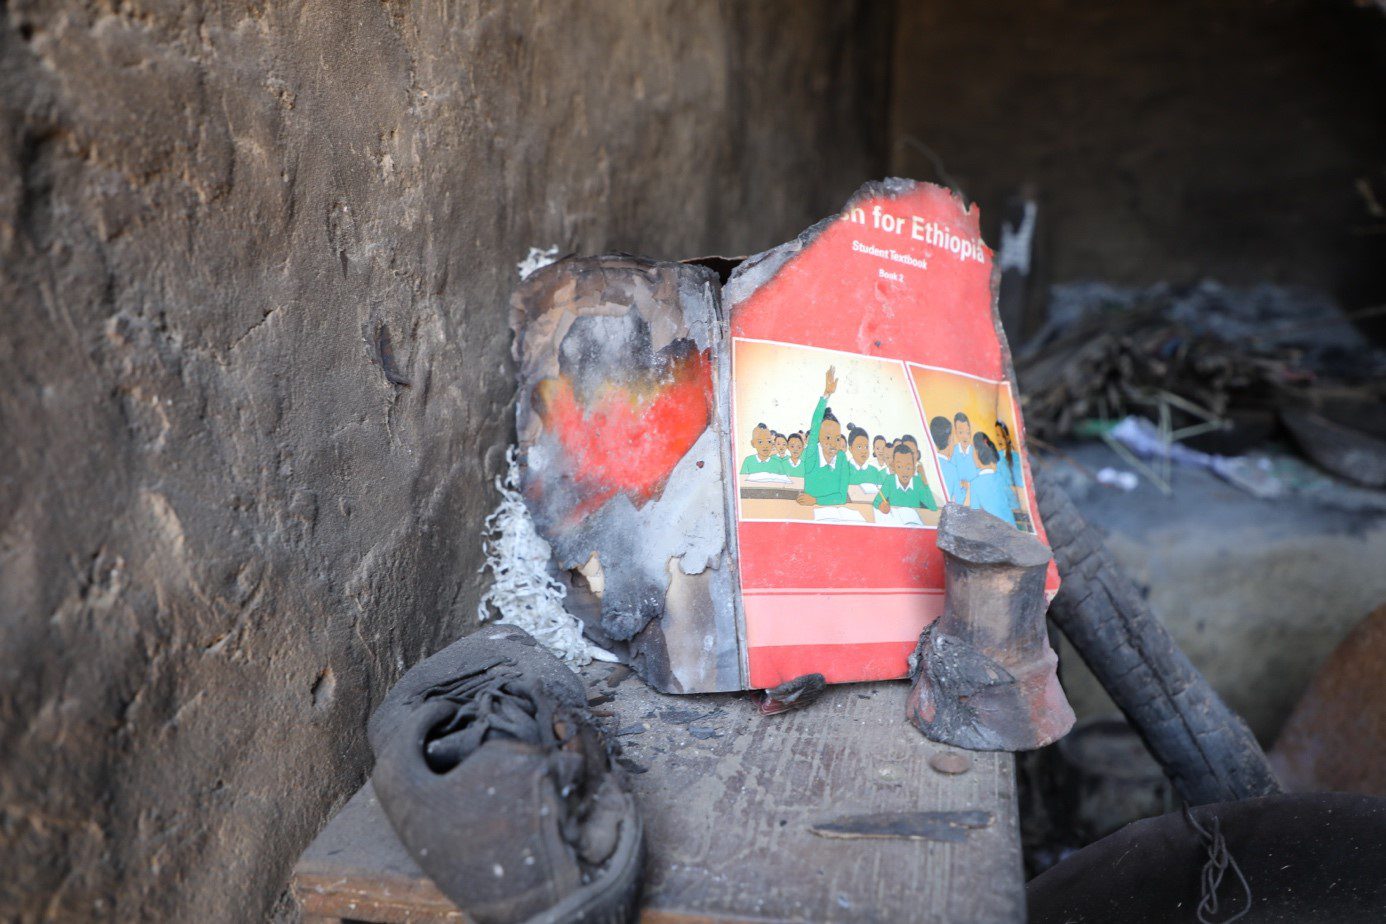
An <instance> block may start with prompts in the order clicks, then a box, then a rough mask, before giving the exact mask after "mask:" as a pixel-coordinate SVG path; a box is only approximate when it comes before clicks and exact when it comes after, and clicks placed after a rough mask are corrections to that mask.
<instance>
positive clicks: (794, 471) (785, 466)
mask: <svg viewBox="0 0 1386 924" xmlns="http://www.w3.org/2000/svg"><path fill="white" fill-rule="evenodd" d="M785 448H786V451H787V452H788V455H786V456H785V457H784V458H783V459H781V460H780V471H782V472H784V474H786V475H792V476H793V477H795V478H802V477H804V437H803V435H802V434H799V433H791V434H789V437H788V438H787V439H786V441H785Z"/></svg>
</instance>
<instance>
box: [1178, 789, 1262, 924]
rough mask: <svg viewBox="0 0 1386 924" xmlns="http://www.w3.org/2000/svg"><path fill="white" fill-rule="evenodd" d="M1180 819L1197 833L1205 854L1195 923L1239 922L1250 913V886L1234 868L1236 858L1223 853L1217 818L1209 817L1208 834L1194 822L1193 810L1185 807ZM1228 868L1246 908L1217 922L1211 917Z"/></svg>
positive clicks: (1225, 851) (1224, 851)
mask: <svg viewBox="0 0 1386 924" xmlns="http://www.w3.org/2000/svg"><path fill="white" fill-rule="evenodd" d="M1184 817H1185V818H1186V819H1188V822H1189V824H1191V825H1192V826H1193V829H1194V830H1195V831H1197V832H1198V837H1199V839H1200V840H1201V841H1203V846H1204V848H1205V849H1206V850H1207V851H1208V861H1207V862H1206V863H1204V864H1203V873H1202V877H1201V879H1202V895H1201V897H1200V899H1199V902H1198V921H1199V924H1232V922H1233V921H1237V920H1240V919H1241V918H1243V917H1245V916H1246V914H1247V913H1248V912H1250V911H1251V883H1249V882H1247V881H1246V876H1245V875H1244V874H1243V873H1242V868H1241V867H1240V866H1238V865H1237V860H1236V858H1235V857H1233V856H1232V854H1231V853H1230V852H1228V850H1227V839H1226V838H1224V837H1223V836H1222V825H1221V823H1220V822H1219V821H1218V816H1216V815H1211V814H1210V815H1209V818H1210V820H1211V824H1210V825H1209V827H1210V828H1212V831H1209V830H1207V829H1206V828H1204V827H1203V826H1202V825H1200V824H1199V823H1198V819H1197V818H1195V817H1194V814H1193V810H1192V809H1190V808H1189V807H1188V806H1187V805H1185V806H1184ZM1229 869H1230V870H1232V872H1233V873H1234V874H1236V876H1237V879H1238V880H1239V881H1240V882H1241V884H1242V892H1243V893H1244V894H1245V896H1246V905H1245V907H1243V908H1242V910H1241V911H1238V912H1237V913H1236V914H1234V915H1232V916H1231V917H1229V918H1225V919H1223V920H1221V921H1218V920H1216V917H1215V916H1216V915H1217V913H1218V907H1219V902H1218V889H1220V888H1222V880H1223V877H1224V876H1226V875H1227V871H1228V870H1229Z"/></svg>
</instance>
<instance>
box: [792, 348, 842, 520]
mask: <svg viewBox="0 0 1386 924" xmlns="http://www.w3.org/2000/svg"><path fill="white" fill-rule="evenodd" d="M835 391H837V375H836V370H835V369H834V368H833V367H832V366H829V367H828V372H827V375H826V376H824V382H823V397H821V398H819V399H818V406H817V407H816V408H814V410H813V423H812V424H810V425H809V438H808V445H807V446H806V447H805V448H804V493H803V494H800V495H799V497H798V502H799V503H800V504H802V505H803V506H805V507H812V506H814V505H815V504H817V505H820V506H827V505H830V504H845V503H847V464H846V462H845V458H846V457H845V456H843V454H842V453H841V452H840V450H841V448H842V445H843V441H842V425H841V424H839V423H838V422H837V418H836V417H835V416H833V412H832V410H831V409H830V408H829V407H828V398H830V397H832V394H833V392H835Z"/></svg>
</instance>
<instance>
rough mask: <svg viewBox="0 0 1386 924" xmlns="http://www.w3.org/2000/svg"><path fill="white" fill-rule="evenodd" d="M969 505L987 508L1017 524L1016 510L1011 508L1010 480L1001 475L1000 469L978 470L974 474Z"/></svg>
mask: <svg viewBox="0 0 1386 924" xmlns="http://www.w3.org/2000/svg"><path fill="white" fill-rule="evenodd" d="M970 488H971V496H970V503H969V504H968V506H969V507H972V508H974V509H978V510H985V511H986V512H987V513H989V514H991V515H992V516H994V517H1000V518H1001V519H1003V520H1005V521H1006V522H1007V523H1009V524H1011V525H1012V526H1015V525H1016V524H1015V512H1014V511H1012V510H1011V498H1012V497H1014V495H1013V494H1012V493H1011V485H1010V482H1008V481H1006V480H1004V479H1003V478H1002V477H1001V473H1000V472H999V471H992V470H990V469H988V470H986V471H981V472H978V473H977V474H976V475H974V476H972V481H971V483H970Z"/></svg>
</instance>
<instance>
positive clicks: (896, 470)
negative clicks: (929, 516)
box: [871, 438, 938, 513]
mask: <svg viewBox="0 0 1386 924" xmlns="http://www.w3.org/2000/svg"><path fill="white" fill-rule="evenodd" d="M890 461H891V473H890V475H889V476H888V477H887V478H886V480H885V481H884V482H882V483H881V491H880V493H879V494H877V495H876V499H875V500H874V501H872V502H871V504H872V506H874V507H875V508H876V509H877V510H879V511H881V513H890V511H891V509H892V508H894V507H916V508H918V507H922V508H924V509H925V510H937V509H938V504H936V503H935V502H934V492H933V491H930V490H929V486H928V485H927V484H925V483H924V479H923V478H920V477H919V475H918V474H917V473H916V472H915V467H916V466H917V465H918V463H917V462H915V455H914V450H912V449H910V447H909V444H908V443H906V442H905V440H904V439H903V438H901V440H900V442H898V443H896V444H895V449H894V450H893V452H892V454H891V459H890Z"/></svg>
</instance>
